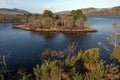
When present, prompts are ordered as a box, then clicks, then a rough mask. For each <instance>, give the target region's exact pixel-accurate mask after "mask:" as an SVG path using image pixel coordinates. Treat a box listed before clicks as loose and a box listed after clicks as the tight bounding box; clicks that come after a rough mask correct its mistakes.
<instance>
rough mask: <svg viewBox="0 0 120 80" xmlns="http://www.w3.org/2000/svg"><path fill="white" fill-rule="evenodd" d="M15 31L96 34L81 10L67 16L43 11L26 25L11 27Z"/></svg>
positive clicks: (31, 18)
mask: <svg viewBox="0 0 120 80" xmlns="http://www.w3.org/2000/svg"><path fill="white" fill-rule="evenodd" d="M13 28H15V29H23V30H29V31H54V32H71V31H72V32H96V31H97V30H95V29H94V28H91V27H90V25H89V22H88V21H87V18H86V16H85V15H84V14H83V13H82V11H81V10H72V11H71V12H70V14H69V15H58V14H54V13H52V12H51V11H49V10H45V11H44V12H43V14H42V15H40V16H31V17H30V18H29V19H28V22H27V24H25V25H17V26H13Z"/></svg>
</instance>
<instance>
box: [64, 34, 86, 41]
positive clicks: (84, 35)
mask: <svg viewBox="0 0 120 80" xmlns="http://www.w3.org/2000/svg"><path fill="white" fill-rule="evenodd" d="M63 34H64V36H65V37H68V38H70V39H74V40H80V39H83V38H84V37H86V36H87V34H88V33H86V32H64V33H63Z"/></svg>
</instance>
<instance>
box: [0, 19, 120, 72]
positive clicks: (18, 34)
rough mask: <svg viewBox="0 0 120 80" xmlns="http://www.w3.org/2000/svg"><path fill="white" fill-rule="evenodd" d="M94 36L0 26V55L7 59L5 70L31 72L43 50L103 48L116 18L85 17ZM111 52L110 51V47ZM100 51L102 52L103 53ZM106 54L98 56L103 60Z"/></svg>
mask: <svg viewBox="0 0 120 80" xmlns="http://www.w3.org/2000/svg"><path fill="white" fill-rule="evenodd" d="M87 18H88V20H89V22H90V24H91V26H92V27H93V28H95V29H97V31H98V32H95V33H81V32H79V33H78V32H74V33H70V32H67V33H60V32H39V33H38V32H37V33H35V32H30V31H24V30H19V29H12V28H11V26H12V25H14V24H13V23H7V24H4V23H0V53H1V55H7V54H8V53H9V57H8V58H7V64H8V68H9V69H12V70H16V69H17V68H19V67H20V66H23V67H25V68H27V69H32V67H34V66H35V65H36V64H39V63H40V59H39V55H40V53H41V52H42V51H44V50H45V49H46V48H50V49H54V50H64V49H65V48H66V47H67V45H68V44H69V43H70V42H74V41H75V42H77V43H78V49H79V50H86V49H89V48H94V47H98V45H97V43H96V42H98V41H102V42H104V43H105V44H106V45H108V46H110V45H109V44H107V43H108V42H107V41H106V37H107V36H109V35H110V34H111V33H112V32H113V26H112V23H113V22H116V23H120V17H87ZM110 48H111V49H112V47H111V46H110ZM103 51H104V50H103ZM106 55H107V53H105V52H104V53H101V58H103V59H105V58H107V57H106Z"/></svg>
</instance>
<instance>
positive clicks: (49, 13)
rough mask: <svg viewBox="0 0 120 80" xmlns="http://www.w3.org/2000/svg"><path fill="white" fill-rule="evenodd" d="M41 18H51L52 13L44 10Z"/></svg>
mask: <svg viewBox="0 0 120 80" xmlns="http://www.w3.org/2000/svg"><path fill="white" fill-rule="evenodd" d="M42 17H53V13H52V12H51V11H49V10H45V11H44V12H43V14H42Z"/></svg>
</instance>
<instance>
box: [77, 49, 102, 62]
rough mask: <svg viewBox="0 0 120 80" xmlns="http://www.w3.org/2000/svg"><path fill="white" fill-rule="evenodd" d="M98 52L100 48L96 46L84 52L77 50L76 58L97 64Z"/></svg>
mask: <svg viewBox="0 0 120 80" xmlns="http://www.w3.org/2000/svg"><path fill="white" fill-rule="evenodd" d="M99 54H100V49H98V48H93V49H88V50H86V51H85V52H83V51H79V52H78V59H82V60H84V62H86V63H91V64H97V63H98V62H99V60H100V59H99Z"/></svg>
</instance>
